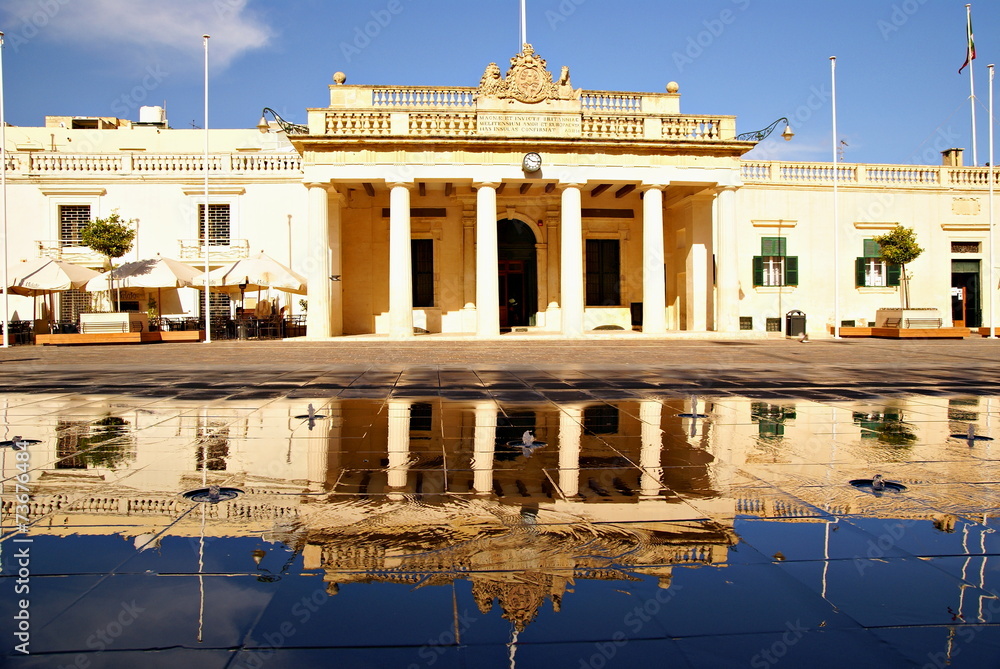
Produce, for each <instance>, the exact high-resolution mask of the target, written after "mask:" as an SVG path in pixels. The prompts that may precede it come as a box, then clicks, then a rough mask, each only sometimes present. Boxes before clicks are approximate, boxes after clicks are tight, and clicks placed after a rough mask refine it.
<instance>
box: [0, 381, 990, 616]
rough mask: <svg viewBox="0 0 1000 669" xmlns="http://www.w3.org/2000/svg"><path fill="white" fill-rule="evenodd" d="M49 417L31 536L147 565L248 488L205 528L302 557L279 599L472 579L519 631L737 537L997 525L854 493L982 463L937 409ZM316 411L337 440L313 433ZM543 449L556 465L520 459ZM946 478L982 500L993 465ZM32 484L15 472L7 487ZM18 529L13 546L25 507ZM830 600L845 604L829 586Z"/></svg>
mask: <svg viewBox="0 0 1000 669" xmlns="http://www.w3.org/2000/svg"><path fill="white" fill-rule="evenodd" d="M34 400H35V401H36V402H43V403H44V405H45V406H46V415H47V416H48V417H49V419H48V422H45V421H42V422H40V423H38V424H36V425H33V426H31V429H30V430H29V429H28V428H27V427H25V428H22V432H24V433H25V434H29V433H30V435H31V436H32V437H33V438H37V439H40V440H41V441H42V443H41V444H38V445H37V446H33V447H32V464H33V467H34V468H35V469H34V471H33V473H32V477H33V482H32V499H31V504H30V517H31V520H32V523H33V525H32V528H31V532H32V533H35V534H51V535H56V536H67V535H71V534H76V535H83V534H109V533H115V532H121V533H124V535H126V536H127V538H129V540H130V541H135V542H136V546H137V548H146V549H148V546H150V545H158V542H159V541H160V538H159V537H160V534H161V533H162V532H163V531H164V530H165V529H166V528H169V532H170V534H172V535H178V534H179V535H181V536H184V535H186V536H191V537H197V536H199V534H200V533H201V532H202V528H201V526H200V523H198V522H196V521H195V519H194V516H192V517H191V518H181V519H180V520H178V517H179V516H180V515H181V514H182V513H183V512H184V511H185V510H186V509H187V508H188V506H187V504H186V502H184V501H183V500H182V499H181V498H180V497H179V496H178V493H180V492H182V491H184V490H188V489H191V488H195V487H200V486H201V485H203V484H206V483H207V484H215V485H220V486H229V487H239V488H242V489H244V490H245V491H246V494H245V495H244V496H242V497H240V498H239V499H237V500H234V501H232V502H226V503H222V504H219V505H215V506H210V507H206V509H205V511H204V514H205V519H204V533H205V534H206V535H207V536H208V537H238V536H247V535H261V534H262V533H265V534H266V536H267V537H268V540H269V541H274V542H281V543H284V544H285V545H287V547H288V549H289V551H290V553H288V555H290V557H289V558H287V559H286V560H284V561H283V562H281V563H279V560H278V558H273V559H272V558H271V557H270V555H269V553H268V552H266V551H264V550H263V549H256V551H255V553H254V555H253V558H254V562H255V567H256V570H255V572H252V573H255V574H256V575H257V576H258V578H259V580H261V581H262V582H273V581H277V580H280V579H281V578H282V577H284V576H285V575H286V574H287V573H288V572H289V570H290V569H291V568H292V564H293V559H297V557H298V556H299V555H301V560H302V562H301V567H300V568H301V569H302V570H305V571H306V572H312V573H322V575H323V580H324V581H325V582H326V584H327V585H326V590H327V592H328V593H329V594H330V595H334V594H336V593H337V592H338V591H339V590H340V588H341V587H343V586H345V585H348V584H355V583H375V582H385V583H404V584H411V585H414V586H421V587H423V586H429V585H441V584H447V583H452V582H454V581H455V580H458V579H461V580H466V581H469V582H470V583H471V587H472V592H473V596H474V599H475V602H476V604H477V606H478V607H479V609H480V610H481V611H483V612H487V611H490V610H494V609H495V608H499V610H500V611H501V615H502V616H503V618H505V619H507V620H508V621H510V624H511V625H513V627H514V629H515V630H518V631H520V630H523V629H524V628H525V626H526V625H528V624H529V623H530V622H531V621H532V620H533V619H534V618H535V617H536V616H537V614H538V612H539V610H540V609H541V608H542V606H543V604H544V603H545V602H546V601H548V602H549V605H550V606H551V607H552V609H553V610H555V611H559V610H560V608H561V607H562V606H563V605H564V600H565V598H566V597H567V594H568V593H569V592H571V590H572V585H573V583H575V582H578V581H581V580H621V581H630V580H634V579H636V578H640V577H643V578H655V579H657V580H658V583H659V585H660V587H661V588H669V587H670V585H671V581H672V578H673V575H674V574H673V570H674V568H675V567H678V566H684V567H692V566H705V565H724V564H726V562H727V559H728V557H729V554H730V550H731V549H732V547H734V546H735V545H736V544H737V543H738V542H739V538H738V537H737V535H736V532H735V530H734V522H735V520H736V519H737V517H738V516H744V515H745V516H752V517H761V518H772V519H779V520H782V521H787V522H806V523H827V524H829V523H831V521H834V520H835V519H836V517H841V516H845V515H853V516H862V517H864V516H870V517H875V518H911V519H929V520H932V521H933V522H934V523H935V526H936V527H938V528H939V529H940V530H941V531H948V530H949V529H950V528H952V529H953V528H954V523H955V519H956V517H959V516H962V515H971V514H980V509H979V508H978V506H981V505H980V503H979V500H977V499H974V498H972V497H970V498H968V499H956V500H952V502H953V508H950V509H945V511H944V512H942V510H941V509H942V507H941V505H937V506H936V507H933V508H932V507H929V506H926V505H920V504H913V503H912V502H911V500H912V497H910V498H904V497H901V496H900V497H898V498H895V499H893V498H888V497H886V498H880V499H876V498H875V497H873V496H864V495H859V494H858V492H857V491H856V490H853V489H851V488H850V487H849V486H846V485H845V483H846V481H847V480H849V479H851V478H855V477H857V476H860V475H870V474H871V473H872V472H873V471H874V469H875V468H878V470H880V471H883V472H884V473H885V474H886V475H887V477H888V478H893V479H896V480H901V481H904V482H907V481H908V479H907V476H906V472H905V471H904V470H902V469H897V470H894V469H893V464H894V463H898V462H902V458H903V457H904V454H903V453H902V452H901V451H900V449H901V448H904V449H905V450H906V453H905V459H906V461H913V460H919V459H920V458H921V457H925V458H926V459H927V460H933V459H941V457H940V456H941V449H946V450H947V449H954V450H955V451H956V453H957V452H960V451H961V449H963V448H964V449H965V451H968V448H967V447H966V446H965V445H963V444H961V443H959V442H955V441H954V440H950V437H949V431H955V430H957V429H958V428H960V427H962V426H967V425H969V424H975V425H976V427H977V430H978V433H979V434H988V433H991V430H992V428H993V426H992V425H990V424H989V420H990V416H991V412H990V410H989V406H988V401H986V404H983V405H981V404H980V403H979V401H978V400H976V401H975V402H970V401H968V400H959V401H955V400H952V401H948V400H947V399H940V400H935V399H933V398H921V399H920V400H919V401H917V400H914V401H908V400H893V401H891V402H888V403H886V402H883V403H875V404H871V405H870V406H867V405H866V406H859V405H858V404H857V403H851V404H850V406H847V405H845V406H843V407H838V406H836V405H831V404H830V403H826V404H818V403H811V402H805V401H797V402H795V401H784V402H782V401H774V400H772V401H770V402H764V401H759V400H751V399H744V398H735V397H727V398H722V399H716V400H705V399H704V398H700V399H696V400H695V403H694V404H692V403H691V401H690V398H687V399H677V400H669V399H647V400H625V401H614V402H579V403H566V404H561V405H559V406H555V405H553V404H527V403H525V404H517V403H512V404H510V405H507V404H498V403H496V402H487V401H481V402H476V403H461V402H451V401H444V400H441V399H438V398H434V399H430V400H425V399H389V400H386V401H375V400H348V399H343V400H338V399H333V400H330V399H321V398H307V399H297V400H294V401H293V400H288V399H281V400H269V401H267V402H261V403H258V404H254V403H252V402H247V401H245V400H244V401H239V402H236V401H234V402H227V401H217V402H214V403H212V404H211V405H209V406H198V405H196V404H192V403H186V402H183V401H181V400H178V401H176V402H173V403H170V404H168V405H165V406H156V407H154V408H152V409H149V408H145V406H144V404H143V403H142V401H140V400H130V399H128V398H120V397H115V398H102V397H90V398H85V399H81V398H80V397H79V396H77V397H74V398H72V399H64V398H61V397H58V396H52V397H41V396H35V398H34ZM307 403H312V404H314V405H315V407H316V411H317V412H318V413H321V414H323V415H325V416H326V417H327V418H326V419H324V420H320V421H315V422H311V424H309V425H306V423H305V422H304V421H302V420H297V419H295V418H294V417H295V416H297V415H301V414H302V412H303V407H304V406H305V405H306V404H307ZM702 414H703V415H704V416H705V417H701V415H702ZM36 420H38V419H37V418H36ZM109 420H110V421H111V422H109ZM526 430H530V431H531V432H532V434H533V435H534V437H535V439H536V440H537V441H540V442H545V445H544V446H542V447H540V448H537V449H534V450H530V451H525V450H524V449H522V448H521V447H520V446H518V443H519V442H520V441H521V438H522V435H523V433H524V432H525V431H526ZM512 442H513V443H512ZM984 448H990V446H984ZM941 466H942V467H943V468H945V470H944V471H942V472H941V474H942V475H946V476H948V477H949V478H950V479H951V480H965V479H964V478H963V477H965V476H966V475H968V473H969V471H971V470H972V469H973V468H975V467H976V466H977V463H976V462H975V461H974V460H971V459H969V458H968V457H965V458H960V457H955V458H950V459H944V462H943V464H942V465H941ZM16 473H17V472H16V470H15V469H13V460H12V459H11V458H9V457H8V458H6V460H5V462H4V475H5V478H7V479H9V478H10V477H11V476H13V475H16ZM977 505H978V506H977ZM3 512H4V526H5V527H10V526H11V524H12V521H11V520H10V518H11V514H12V513H13V507H12V504H11V503H10V500H9V498H7V497H5V498H4V507H3ZM84 521H85V522H84ZM121 527H128V528H129V529H126V530H122V529H119V528H121ZM829 532H830V528H829V525H828V526H827V530H826V536H827V538H828V537H829ZM140 539H141V540H142V542H141V546H140ZM154 539H155V543H154ZM827 541H828V539H827ZM826 557H829V556H826ZM262 565H265V566H262ZM822 578H823V579H824V581H823V585H822V588H823V594H824V596H825V595H826V570H825V569H824V571H823V575H822Z"/></svg>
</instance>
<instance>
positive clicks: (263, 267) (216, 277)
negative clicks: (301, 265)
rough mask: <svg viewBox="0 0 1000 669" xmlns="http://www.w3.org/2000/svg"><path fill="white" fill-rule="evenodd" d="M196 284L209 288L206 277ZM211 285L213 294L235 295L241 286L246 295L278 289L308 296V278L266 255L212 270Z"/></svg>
mask: <svg viewBox="0 0 1000 669" xmlns="http://www.w3.org/2000/svg"><path fill="white" fill-rule="evenodd" d="M196 283H197V285H201V286H203V285H205V275H204V273H203V274H201V276H200V277H199V278H198V279H196ZM208 285H209V288H210V290H212V291H214V292H223V293H232V292H234V290H239V289H240V287H241V286H242V289H243V290H244V291H249V290H261V289H263V288H274V289H275V290H280V291H284V292H286V293H295V294H297V295H305V294H306V292H307V290H306V278H305V277H304V276H302V275H301V274H299V273H298V272H296V271H295V270H292V269H289V268H288V267H285V266H284V265H282V264H281V263H280V262H278V261H277V260H275V259H274V258H271V257H270V256H268V255H266V254H265V253H263V252H262V253H260V254H259V255H256V256H254V257H252V258H243V259H242V260H237V261H235V262H233V263H230V264H229V265H226V266H224V267H220V268H219V269H214V270H212V271H211V272H209V273H208Z"/></svg>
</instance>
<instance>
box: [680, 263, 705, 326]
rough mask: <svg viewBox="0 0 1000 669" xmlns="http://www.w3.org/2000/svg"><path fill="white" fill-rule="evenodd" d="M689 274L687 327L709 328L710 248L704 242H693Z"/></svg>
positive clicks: (686, 268) (688, 265)
mask: <svg viewBox="0 0 1000 669" xmlns="http://www.w3.org/2000/svg"><path fill="white" fill-rule="evenodd" d="M684 271H685V272H686V274H687V288H686V290H687V329H688V330H691V331H695V332H704V331H705V330H707V329H708V290H709V286H708V250H707V249H706V248H705V245H704V244H691V248H690V249H689V250H688V255H687V262H686V264H685V270H684Z"/></svg>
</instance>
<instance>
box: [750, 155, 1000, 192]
mask: <svg viewBox="0 0 1000 669" xmlns="http://www.w3.org/2000/svg"><path fill="white" fill-rule="evenodd" d="M741 176H742V178H743V182H744V183H747V184H783V185H788V184H801V185H824V186H832V185H833V182H834V179H835V178H836V180H837V183H838V185H843V186H880V187H885V186H890V187H899V188H907V187H908V188H968V189H978V188H989V185H990V168H988V167H946V166H937V165H866V164H860V163H838V164H837V165H836V167H834V165H833V164H832V163H806V162H784V161H777V160H775V161H767V160H747V161H744V162H743V164H742V165H741ZM993 178H994V185H995V186H1000V172H996V171H994V177H993Z"/></svg>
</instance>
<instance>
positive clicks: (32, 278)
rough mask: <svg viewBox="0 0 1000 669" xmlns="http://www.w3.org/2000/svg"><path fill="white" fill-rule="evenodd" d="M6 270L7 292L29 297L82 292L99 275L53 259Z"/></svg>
mask: <svg viewBox="0 0 1000 669" xmlns="http://www.w3.org/2000/svg"><path fill="white" fill-rule="evenodd" d="M9 270H10V272H11V275H10V276H9V277H8V283H9V288H10V292H11V293H12V294H14V295H27V296H29V297H34V296H38V295H47V294H49V293H57V292H59V291H62V290H71V289H74V288H76V289H78V288H82V287H83V286H84V285H85V284H86V283H87V282H88V281H90V280H91V279H93V278H94V277H96V276H99V274H100V273H99V272H97V271H95V270H92V269H90V268H88V267H83V266H81V265H74V264H73V263H69V262H66V261H65V260H56V259H54V258H37V259H35V260H29V261H27V262H20V263H17V264H15V265H12V266H11V267H10V268H9Z"/></svg>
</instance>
